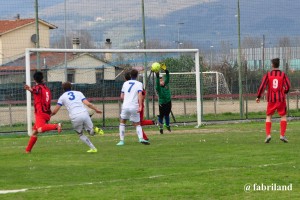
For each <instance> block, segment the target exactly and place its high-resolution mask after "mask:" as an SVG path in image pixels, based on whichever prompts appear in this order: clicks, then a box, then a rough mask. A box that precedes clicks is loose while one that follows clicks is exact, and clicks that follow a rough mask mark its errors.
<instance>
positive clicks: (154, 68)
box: [151, 62, 160, 73]
mask: <svg viewBox="0 0 300 200" xmlns="http://www.w3.org/2000/svg"><path fill="white" fill-rule="evenodd" d="M159 70H160V64H159V63H158V62H155V63H153V64H152V66H151V71H153V72H155V73H156V72H159Z"/></svg>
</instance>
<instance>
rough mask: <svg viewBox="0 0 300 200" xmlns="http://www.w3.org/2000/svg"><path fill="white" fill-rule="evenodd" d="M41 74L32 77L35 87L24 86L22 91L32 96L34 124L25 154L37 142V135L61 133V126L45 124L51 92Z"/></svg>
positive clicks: (48, 115) (48, 118) (47, 117)
mask: <svg viewBox="0 0 300 200" xmlns="http://www.w3.org/2000/svg"><path fill="white" fill-rule="evenodd" d="M43 78H44V77H43V73H42V72H40V71H37V72H35V73H34V75H33V79H34V81H35V83H36V85H35V86H33V87H30V86H29V85H24V89H25V90H28V91H29V92H31V93H32V94H33V99H34V114H35V124H34V126H33V128H32V135H31V136H30V139H29V142H28V145H27V147H26V153H30V152H31V150H32V148H33V146H34V144H35V143H36V141H37V135H38V133H43V132H46V131H50V130H57V131H58V133H60V132H61V124H60V123H58V124H47V122H48V121H49V120H50V114H51V109H50V106H51V92H50V90H49V88H48V87H47V86H46V85H45V84H44V83H43Z"/></svg>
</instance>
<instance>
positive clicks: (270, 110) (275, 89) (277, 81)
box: [256, 58, 290, 143]
mask: <svg viewBox="0 0 300 200" xmlns="http://www.w3.org/2000/svg"><path fill="white" fill-rule="evenodd" d="M271 64H272V70H271V71H270V72H267V73H266V74H265V75H264V77H263V79H262V82H261V84H260V86H259V89H258V91H257V98H256V102H257V103H259V102H260V97H261V95H262V93H263V92H264V91H265V88H266V87H268V92H267V102H268V105H267V112H266V115H267V117H266V135H267V137H266V139H265V143H269V142H270V141H271V127H272V121H271V120H272V115H273V114H274V113H275V111H276V110H277V113H278V114H279V115H280V116H281V121H280V140H281V141H283V142H285V143H287V142H288V140H287V139H286V137H285V131H286V127H287V118H286V94H287V93H288V92H289V89H290V80H289V78H288V76H287V75H286V74H285V73H284V72H282V71H280V70H279V65H280V59H279V58H274V59H272V60H271Z"/></svg>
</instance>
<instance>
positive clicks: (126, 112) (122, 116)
mask: <svg viewBox="0 0 300 200" xmlns="http://www.w3.org/2000/svg"><path fill="white" fill-rule="evenodd" d="M129 116H130V112H129V110H128V109H127V108H122V110H121V114H120V124H119V136H120V141H119V142H118V143H117V146H122V145H124V144H125V142H124V139H125V127H126V122H127V120H128V119H129Z"/></svg>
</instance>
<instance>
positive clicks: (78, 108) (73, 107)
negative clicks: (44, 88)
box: [57, 91, 87, 119]
mask: <svg viewBox="0 0 300 200" xmlns="http://www.w3.org/2000/svg"><path fill="white" fill-rule="evenodd" d="M85 99H86V98H85V96H84V95H83V94H82V93H81V92H79V91H67V92H65V93H63V94H62V95H61V96H60V97H59V99H58V101H57V104H58V105H60V106H62V105H64V106H66V108H67V110H68V112H69V116H70V118H71V119H72V118H74V117H75V116H76V115H77V114H79V113H82V112H87V109H86V108H85V106H84V104H83V103H82V101H83V100H85Z"/></svg>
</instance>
